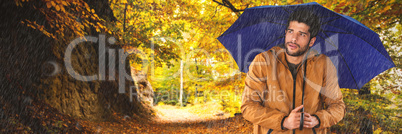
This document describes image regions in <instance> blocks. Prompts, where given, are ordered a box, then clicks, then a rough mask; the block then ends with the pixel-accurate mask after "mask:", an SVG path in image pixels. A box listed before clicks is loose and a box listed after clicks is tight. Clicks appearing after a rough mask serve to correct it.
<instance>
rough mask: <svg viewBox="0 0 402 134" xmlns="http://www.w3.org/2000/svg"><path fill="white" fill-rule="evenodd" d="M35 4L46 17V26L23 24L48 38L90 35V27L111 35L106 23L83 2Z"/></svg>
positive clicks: (54, 0) (47, 0) (58, 0)
mask: <svg viewBox="0 0 402 134" xmlns="http://www.w3.org/2000/svg"><path fill="white" fill-rule="evenodd" d="M21 2H24V1H21ZM32 3H33V2H30V3H28V4H32ZM35 4H37V5H36V6H35V5H34V8H36V9H37V10H39V11H40V12H41V13H42V14H43V15H44V16H45V18H46V24H38V23H36V22H35V21H32V20H25V21H23V22H22V23H23V24H26V25H27V26H29V27H32V28H34V29H38V30H40V31H41V32H42V33H44V34H45V35H47V36H48V37H51V38H54V39H64V36H66V35H70V36H73V37H74V36H84V35H86V34H88V33H87V31H88V30H87V28H89V26H91V27H94V28H95V29H96V31H97V32H109V33H110V31H109V30H108V29H107V28H106V26H105V24H104V23H105V21H104V20H103V19H101V18H99V16H98V15H97V14H96V13H95V10H94V9H91V8H90V7H89V5H88V4H87V3H86V2H84V1H83V0H41V1H39V2H36V3H35ZM41 5H45V6H41Z"/></svg>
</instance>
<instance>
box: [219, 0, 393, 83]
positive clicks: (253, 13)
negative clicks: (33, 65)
mask: <svg viewBox="0 0 402 134" xmlns="http://www.w3.org/2000/svg"><path fill="white" fill-rule="evenodd" d="M301 7H304V8H305V7H307V8H308V9H311V10H312V12H314V13H315V15H317V16H318V17H319V18H320V23H321V30H320V32H319V33H318V34H317V36H316V37H317V40H316V42H315V44H314V46H313V47H312V49H314V50H316V51H317V52H318V53H322V54H325V55H327V56H328V57H329V58H330V59H331V61H332V63H334V65H335V67H336V68H337V71H338V82H339V86H340V87H341V88H353V89H360V88H361V87H363V85H364V84H366V83H367V82H368V81H370V80H371V79H372V78H374V77H375V76H377V75H378V74H380V73H381V72H383V71H385V70H387V69H389V68H392V67H395V64H394V63H393V61H392V59H391V57H390V56H389V55H388V53H387V51H386V50H385V48H384V46H383V44H382V43H381V40H380V38H379V35H378V34H377V33H375V32H374V31H372V30H370V29H369V28H368V27H366V26H364V25H363V24H361V23H360V22H359V21H357V20H355V19H353V18H351V17H349V16H346V15H342V14H339V13H336V12H333V11H331V10H329V9H327V8H325V7H323V6H321V5H320V4H318V3H316V2H312V3H305V4H299V5H285V6H259V7H253V8H247V9H246V10H245V11H244V12H243V14H242V15H241V16H240V17H239V18H238V19H237V20H236V22H235V23H233V24H232V26H230V28H229V29H227V30H226V31H225V32H224V33H223V34H222V35H221V36H219V37H218V40H219V41H220V42H221V43H222V44H223V45H224V46H225V47H226V49H227V50H228V51H229V52H230V53H231V55H232V57H233V58H234V59H235V61H236V63H237V65H238V66H239V69H240V70H241V71H242V72H245V73H247V71H248V66H249V64H250V63H251V62H252V61H253V59H254V57H255V56H256V55H257V54H259V53H261V52H264V51H267V50H269V49H271V48H272V47H273V46H276V45H280V44H284V41H285V29H286V24H287V20H288V17H289V16H290V15H291V14H292V12H293V11H295V10H297V9H298V8H301Z"/></svg>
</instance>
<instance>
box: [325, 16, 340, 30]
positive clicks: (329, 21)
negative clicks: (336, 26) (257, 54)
mask: <svg viewBox="0 0 402 134" xmlns="http://www.w3.org/2000/svg"><path fill="white" fill-rule="evenodd" d="M341 17H342V16H338V17H336V18H334V19H332V20H329V21H327V22H324V23H322V24H321V26H322V25H327V24H328V23H330V22H333V21H335V20H337V19H339V18H341ZM330 26H331V25H330ZM342 30H344V29H342Z"/></svg>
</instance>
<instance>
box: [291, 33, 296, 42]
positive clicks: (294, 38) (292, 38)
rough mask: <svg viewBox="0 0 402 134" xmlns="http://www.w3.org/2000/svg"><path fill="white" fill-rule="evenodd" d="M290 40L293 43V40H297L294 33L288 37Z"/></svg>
mask: <svg viewBox="0 0 402 134" xmlns="http://www.w3.org/2000/svg"><path fill="white" fill-rule="evenodd" d="M290 41H292V42H293V43H295V42H296V41H297V35H296V34H293V35H292V36H291V37H290Z"/></svg>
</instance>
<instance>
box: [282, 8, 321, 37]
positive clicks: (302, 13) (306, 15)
mask: <svg viewBox="0 0 402 134" xmlns="http://www.w3.org/2000/svg"><path fill="white" fill-rule="evenodd" d="M291 21H297V22H299V23H304V24H306V25H307V26H309V27H310V28H309V29H308V31H309V32H310V38H313V37H315V36H317V34H318V32H319V31H320V19H319V18H318V17H317V16H316V15H315V14H314V13H313V12H311V11H310V10H309V9H308V8H300V9H296V10H295V11H294V12H293V13H292V14H291V15H290V17H289V19H288V23H287V26H286V28H289V23H290V22H291Z"/></svg>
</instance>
